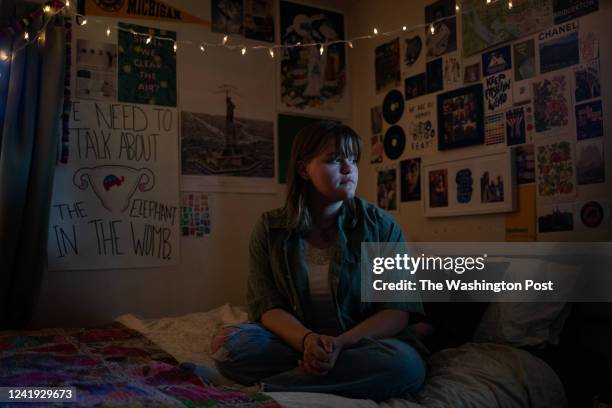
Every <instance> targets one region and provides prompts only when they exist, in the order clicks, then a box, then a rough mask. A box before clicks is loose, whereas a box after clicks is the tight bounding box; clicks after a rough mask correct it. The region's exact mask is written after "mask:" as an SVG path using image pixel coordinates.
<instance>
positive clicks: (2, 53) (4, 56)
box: [0, 51, 9, 61]
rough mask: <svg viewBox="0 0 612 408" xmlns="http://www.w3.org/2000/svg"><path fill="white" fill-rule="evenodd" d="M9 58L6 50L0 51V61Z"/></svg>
mask: <svg viewBox="0 0 612 408" xmlns="http://www.w3.org/2000/svg"><path fill="white" fill-rule="evenodd" d="M8 59H9V55H8V53H7V52H6V51H0V61H7V60H8Z"/></svg>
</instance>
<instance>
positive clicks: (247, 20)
mask: <svg viewBox="0 0 612 408" xmlns="http://www.w3.org/2000/svg"><path fill="white" fill-rule="evenodd" d="M275 4H276V3H275V1H274V0H244V36H245V37H246V38H250V39H253V40H257V41H266V42H270V43H274V39H275V38H274V15H275V14H276V10H275Z"/></svg>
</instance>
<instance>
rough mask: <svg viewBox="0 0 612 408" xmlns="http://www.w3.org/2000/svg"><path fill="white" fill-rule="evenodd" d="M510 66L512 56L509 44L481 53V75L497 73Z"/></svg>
mask: <svg viewBox="0 0 612 408" xmlns="http://www.w3.org/2000/svg"><path fill="white" fill-rule="evenodd" d="M510 68H512V57H511V54H510V46H509V45H507V46H505V47H500V48H498V49H495V50H493V51H489V52H485V53H484V54H482V76H489V75H493V74H497V73H498V72H502V71H507V70H509V69H510Z"/></svg>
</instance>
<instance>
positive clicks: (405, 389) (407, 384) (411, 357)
mask: <svg viewBox="0 0 612 408" xmlns="http://www.w3.org/2000/svg"><path fill="white" fill-rule="evenodd" d="M391 344H392V347H393V349H394V353H393V354H394V357H393V358H388V359H386V361H385V365H386V366H387V367H386V369H387V370H388V373H389V374H390V375H389V377H390V378H391V379H392V381H393V382H395V384H394V386H395V387H396V389H397V390H399V392H400V393H414V392H416V391H418V390H419V389H420V388H421V387H422V386H423V383H424V382H425V377H426V374H427V368H426V365H425V361H423V358H422V357H421V355H420V354H419V353H418V351H416V349H415V348H414V347H412V346H411V345H409V344H407V343H404V342H403V341H400V340H396V339H393V340H392V341H391Z"/></svg>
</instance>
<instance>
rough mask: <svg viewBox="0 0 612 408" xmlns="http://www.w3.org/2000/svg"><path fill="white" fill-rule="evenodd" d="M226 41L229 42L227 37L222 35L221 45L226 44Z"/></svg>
mask: <svg viewBox="0 0 612 408" xmlns="http://www.w3.org/2000/svg"><path fill="white" fill-rule="evenodd" d="M227 40H229V37H228V36H227V35H224V36H223V42H222V44H223V45H225V44H227Z"/></svg>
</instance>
